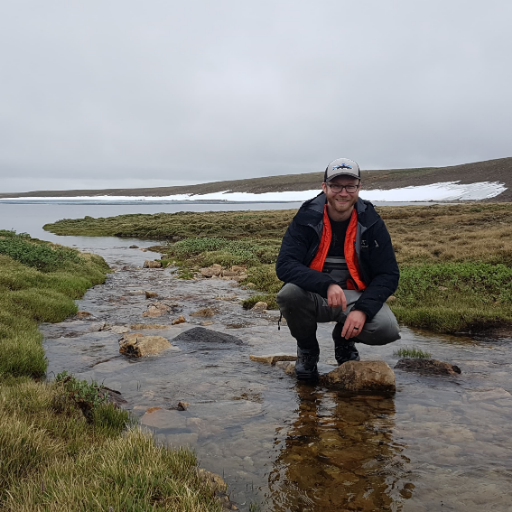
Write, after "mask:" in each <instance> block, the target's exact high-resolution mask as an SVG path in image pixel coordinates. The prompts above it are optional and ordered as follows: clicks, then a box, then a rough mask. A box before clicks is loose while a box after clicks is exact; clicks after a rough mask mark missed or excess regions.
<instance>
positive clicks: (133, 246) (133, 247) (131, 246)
mask: <svg viewBox="0 0 512 512" xmlns="http://www.w3.org/2000/svg"><path fill="white" fill-rule="evenodd" d="M138 248H139V246H138V245H130V249H138Z"/></svg>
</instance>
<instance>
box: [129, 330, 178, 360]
mask: <svg viewBox="0 0 512 512" xmlns="http://www.w3.org/2000/svg"><path fill="white" fill-rule="evenodd" d="M171 346H172V345H171V344H170V343H169V341H168V340H167V339H165V338H163V337H162V336H144V335H143V334H141V333H140V332H136V333H133V334H125V335H124V336H123V337H122V338H121V339H120V340H119V352H120V353H121V354H124V355H126V356H131V357H143V356H147V355H150V354H159V353H160V352H162V350H165V349H166V348H169V347H171Z"/></svg>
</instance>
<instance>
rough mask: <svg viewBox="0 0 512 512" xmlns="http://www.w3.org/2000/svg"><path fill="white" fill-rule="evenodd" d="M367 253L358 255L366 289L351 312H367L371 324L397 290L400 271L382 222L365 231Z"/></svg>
mask: <svg viewBox="0 0 512 512" xmlns="http://www.w3.org/2000/svg"><path fill="white" fill-rule="evenodd" d="M365 238H366V239H367V241H368V254H367V255H363V254H361V260H362V261H361V264H362V265H361V266H362V267H363V268H364V269H365V270H366V269H368V270H367V272H366V273H368V276H366V275H365V277H366V279H367V280H368V281H367V283H368V286H367V288H366V289H365V290H364V291H363V293H362V295H361V297H359V299H358V300H357V302H356V303H355V304H354V309H356V310H359V311H363V312H364V313H366V316H367V321H371V320H372V319H373V317H374V316H375V315H376V314H377V312H378V311H379V310H380V308H381V307H382V305H383V304H384V302H386V300H387V299H388V297H389V296H390V295H391V294H393V292H394V291H395V290H396V289H397V287H398V281H399V279H400V271H399V269H398V264H397V262H396V258H395V251H394V250H393V245H392V243H391V237H390V236H389V233H388V230H387V228H386V225H385V224H384V221H383V220H382V219H379V221H378V222H377V223H376V224H375V225H374V226H373V227H372V228H370V229H369V230H368V233H367V235H366V236H365Z"/></svg>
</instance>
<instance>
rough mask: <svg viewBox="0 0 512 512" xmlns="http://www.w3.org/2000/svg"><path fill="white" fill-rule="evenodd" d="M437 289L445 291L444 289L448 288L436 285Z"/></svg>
mask: <svg viewBox="0 0 512 512" xmlns="http://www.w3.org/2000/svg"><path fill="white" fill-rule="evenodd" d="M437 289H438V290H439V291H440V292H445V291H446V290H448V288H447V287H446V286H438V287H437Z"/></svg>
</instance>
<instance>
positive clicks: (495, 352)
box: [42, 248, 512, 511]
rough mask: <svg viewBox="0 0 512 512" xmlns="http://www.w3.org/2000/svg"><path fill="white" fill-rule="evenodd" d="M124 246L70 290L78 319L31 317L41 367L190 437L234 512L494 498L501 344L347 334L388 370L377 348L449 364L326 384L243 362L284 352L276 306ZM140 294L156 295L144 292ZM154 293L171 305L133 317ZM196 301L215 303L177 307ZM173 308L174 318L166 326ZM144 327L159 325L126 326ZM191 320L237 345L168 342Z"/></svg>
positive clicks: (498, 497) (432, 504)
mask: <svg viewBox="0 0 512 512" xmlns="http://www.w3.org/2000/svg"><path fill="white" fill-rule="evenodd" d="M124 254H125V255H126V257H125V256H124ZM136 254H138V258H139V259H143V255H142V254H141V253H140V252H138V251H136V250H133V249H132V250H131V251H130V250H129V249H128V248H126V249H124V253H123V255H121V256H118V257H117V261H118V268H123V266H124V265H121V264H122V263H123V262H124V263H125V264H126V265H128V270H124V271H123V270H119V271H116V272H114V273H113V274H111V275H110V276H109V278H108V280H107V282H106V284H105V285H100V286H96V287H94V288H93V289H91V290H89V291H88V292H87V294H86V295H85V297H84V298H83V299H82V300H81V301H79V308H80V309H81V310H85V311H88V312H90V313H91V314H92V317H88V319H84V320H77V319H70V320H69V321H66V322H63V323H61V324H54V325H45V326H42V331H43V333H44V335H45V350H46V355H47V357H48V359H49V369H48V371H49V372H52V371H53V372H54V373H55V374H57V373H58V372H60V371H62V370H63V369H67V370H68V371H70V372H72V373H74V374H75V375H76V376H77V377H78V378H81V379H94V380H96V381H98V382H99V383H103V384H104V385H105V386H108V387H109V388H112V389H116V390H118V391H120V392H121V393H122V394H123V397H124V398H125V399H126V400H127V401H128V403H129V408H130V409H131V411H132V412H133V413H134V414H135V415H136V416H137V417H139V420H140V423H141V424H142V425H145V426H146V427H147V428H148V429H150V430H152V431H153V432H154V434H155V436H156V438H157V439H158V440H159V442H162V443H166V444H169V445H171V446H180V445H188V446H190V447H192V448H193V449H195V450H196V452H197V454H198V457H199V462H200V465H201V466H202V467H204V468H206V469H208V470H210V471H213V472H215V473H218V474H220V475H222V476H223V477H224V479H225V480H226V482H227V483H228V485H229V489H230V492H231V499H233V500H234V501H235V502H237V503H238V504H239V506H240V508H241V509H242V510H249V509H250V507H251V504H252V506H253V509H254V507H255V506H256V505H257V506H259V507H260V510H269V511H287V510H290V511H295V510H304V511H325V510H344V509H347V510H404V511H406V510H409V511H423V510H425V511H427V510H437V509H439V508H440V507H441V506H443V509H444V510H464V511H473V510H475V511H476V510H479V511H480V510H481V509H482V507H483V508H485V509H486V510H503V511H504V510H508V508H507V507H509V491H510V489H511V475H512V463H511V462H510V461H511V460H512V457H511V455H512V441H511V440H510V437H509V435H508V429H509V424H510V421H511V420H512V395H511V391H512V386H511V384H510V378H509V375H510V370H511V366H512V357H511V350H510V348H509V346H510V345H509V343H508V342H509V341H510V340H507V339H502V340H496V339H494V340H491V339H482V340H474V339H470V338H459V337H457V338H455V337H447V336H435V337H433V336H429V335H427V334H424V333H419V332H413V331H411V330H409V329H407V328H403V329H402V340H400V341H399V342H396V343H393V344H391V345H390V346H386V347H366V346H363V347H362V348H361V350H360V352H361V358H362V359H363V360H365V359H366V360H369V359H383V360H384V361H386V362H388V364H389V365H390V366H391V367H393V366H394V365H395V364H396V362H397V360H398V357H397V356H394V355H393V352H394V351H396V350H397V349H398V348H400V347H405V346H414V347H417V348H419V349H423V350H426V351H428V352H431V353H432V355H433V357H435V358H437V359H441V360H445V361H450V362H451V363H453V364H456V365H457V366H459V367H460V368H461V370H462V374H461V375H460V376H459V375H457V376H449V377H428V376H420V375H417V374H411V373H406V372H401V371H399V370H396V378H397V387H398V389H397V393H396V394H395V395H394V397H381V396H371V395H364V394H347V393H345V394H343V393H336V392H333V391H328V390H326V389H324V388H321V387H318V386H311V385H308V384H303V383H298V382H297V381H296V380H295V379H294V378H293V377H290V376H288V375H285V374H284V373H283V372H282V371H280V370H279V369H278V368H275V367H271V366H265V365H261V364H259V363H254V362H252V361H250V359H249V356H250V355H251V354H257V355H260V354H268V353H276V352H286V353H293V352H294V351H295V342H294V340H293V338H292V337H291V336H290V334H289V332H288V330H287V328H286V327H285V326H284V327H282V328H281V330H280V331H278V330H277V318H278V315H277V313H276V312H269V313H263V312H253V311H245V310H243V309H242V308H241V306H240V303H241V301H242V300H243V299H244V298H247V297H248V296H249V295H250V292H249V291H247V290H242V289H241V288H239V287H238V286H236V283H233V282H230V281H224V280H203V279H201V280H195V281H194V280H191V281H184V280H179V279H177V278H176V277H175V275H174V273H173V271H172V269H164V270H160V269H140V268H137V267H136V266H135V264H134V261H135V260H136V259H137V258H136V257H135V256H134V255H136ZM145 291H151V292H154V293H156V294H157V295H158V296H157V297H153V298H151V299H146V296H145ZM155 301H157V302H158V301H160V302H163V301H166V302H168V303H169V304H174V305H175V306H174V307H172V308H170V309H169V312H168V313H167V314H165V315H163V316H160V317H158V318H148V317H144V316H143V313H144V312H145V311H147V310H148V306H149V305H150V304H151V303H154V302H155ZM202 308H210V309H212V310H213V311H214V312H215V313H214V315H213V316H211V317H203V318H202V317H194V316H190V314H191V313H193V312H195V311H197V310H200V309H202ZM179 315H183V316H184V317H185V318H186V320H187V322H186V323H181V324H177V325H172V321H173V320H174V319H176V318H177V317H178V316H179ZM144 323H147V324H158V325H159V326H160V328H158V329H144V330H143V331H136V330H132V329H131V326H132V325H136V324H144ZM162 326H163V327H162ZM198 326H201V327H204V328H206V329H209V330H214V331H217V332H220V333H225V334H229V335H231V336H234V337H236V338H237V339H238V340H239V341H240V343H233V344H229V343H228V344H224V345H217V346H212V347H208V346H205V345H204V344H199V345H198V344H194V343H187V342H186V341H174V342H173V340H174V339H175V338H176V337H177V336H179V335H180V334H182V333H184V332H186V331H187V330H189V329H190V328H192V327H198ZM139 328H140V327H139ZM124 329H129V330H130V331H131V332H143V333H144V334H151V335H158V336H163V337H165V338H167V339H168V340H169V341H170V342H171V344H172V345H173V347H172V348H171V349H169V350H167V351H165V352H163V353H161V354H160V355H158V356H150V357H147V358H142V359H128V358H126V357H125V356H122V355H121V354H119V345H118V340H119V339H120V337H121V336H122V334H120V331H122V330H124ZM331 330H332V326H331V325H328V324H326V325H321V326H320V328H319V341H320V346H321V350H322V353H321V364H320V366H319V369H320V371H321V372H328V371H330V370H331V369H333V368H334V365H335V360H334V354H333V347H332V340H331ZM179 401H183V402H187V403H188V404H189V405H188V407H187V409H186V410H184V411H178V410H177V409H176V406H177V404H178V402H179Z"/></svg>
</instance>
